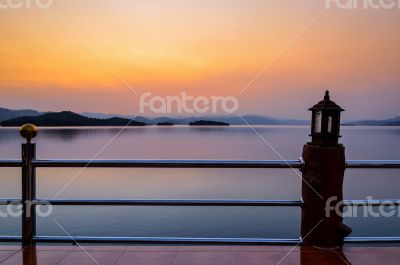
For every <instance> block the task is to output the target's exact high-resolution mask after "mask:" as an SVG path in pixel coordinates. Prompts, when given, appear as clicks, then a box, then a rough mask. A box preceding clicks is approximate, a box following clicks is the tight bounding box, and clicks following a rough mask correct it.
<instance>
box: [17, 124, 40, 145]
mask: <svg viewBox="0 0 400 265" xmlns="http://www.w3.org/2000/svg"><path fill="white" fill-rule="evenodd" d="M19 133H20V134H21V136H22V137H24V138H25V139H26V140H27V141H28V143H30V142H31V140H32V139H33V138H35V137H36V135H37V133H38V128H37V127H36V126H35V125H33V124H30V123H28V124H24V125H22V126H21V128H20V129H19Z"/></svg>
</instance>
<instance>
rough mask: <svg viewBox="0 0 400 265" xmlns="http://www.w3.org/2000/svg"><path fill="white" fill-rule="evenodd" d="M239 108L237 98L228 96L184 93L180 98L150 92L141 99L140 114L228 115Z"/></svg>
mask: <svg viewBox="0 0 400 265" xmlns="http://www.w3.org/2000/svg"><path fill="white" fill-rule="evenodd" d="M238 108H239V101H238V100H237V98H235V97H232V96H228V97H222V96H212V97H205V96H190V95H188V94H187V93H185V92H182V93H181V94H180V96H166V97H161V96H153V95H152V94H151V93H150V92H148V93H144V94H143V95H142V96H141V97H140V101H139V109H140V113H146V112H151V113H155V114H171V113H175V114H176V113H178V114H182V113H184V114H194V113H200V114H204V113H213V114H216V113H228V114H232V113H234V112H236V111H237V110H238Z"/></svg>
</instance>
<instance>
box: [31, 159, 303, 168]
mask: <svg viewBox="0 0 400 265" xmlns="http://www.w3.org/2000/svg"><path fill="white" fill-rule="evenodd" d="M32 165H33V166H34V167H131V168H134V167H140V168H302V167H303V163H302V162H301V160H288V161H285V160H93V161H91V160H34V161H32Z"/></svg>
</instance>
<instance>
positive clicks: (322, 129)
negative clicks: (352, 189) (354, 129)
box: [301, 91, 352, 248]
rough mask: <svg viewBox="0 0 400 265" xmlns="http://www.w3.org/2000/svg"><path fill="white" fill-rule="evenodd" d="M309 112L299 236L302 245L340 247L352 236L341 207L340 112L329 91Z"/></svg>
mask: <svg viewBox="0 0 400 265" xmlns="http://www.w3.org/2000/svg"><path fill="white" fill-rule="evenodd" d="M310 110H311V111H312V124H311V135H310V136H311V137H312V141H311V142H309V143H307V144H306V145H305V146H304V148H303V159H304V161H305V167H304V170H303V176H302V177H303V181H302V197H303V201H304V205H303V207H302V221H301V236H302V239H303V243H304V244H305V245H309V246H317V247H322V248H332V247H340V246H342V245H343V242H344V238H345V237H346V236H348V235H349V234H350V233H351V232H352V230H351V228H350V227H348V226H346V225H345V224H343V217H342V213H343V206H342V205H343V204H341V202H342V201H343V180H344V172H345V169H346V159H345V148H344V146H343V145H342V144H339V138H340V114H341V112H342V111H344V110H343V109H342V108H341V107H340V106H338V105H337V104H336V103H335V102H333V101H331V99H330V95H329V91H326V93H325V97H324V99H323V100H322V101H320V102H318V104H316V105H315V106H313V107H312V108H311V109H310ZM338 205H339V207H337V206H338Z"/></svg>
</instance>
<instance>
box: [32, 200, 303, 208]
mask: <svg viewBox="0 0 400 265" xmlns="http://www.w3.org/2000/svg"><path fill="white" fill-rule="evenodd" d="M33 204H36V205H47V204H51V205H64V206H66V205H76V206H78V205H80V206H83V205H92V206H96V205H98V206H100V205H102V206H105V205H108V206H280V207H283V206H287V207H301V206H302V205H303V202H302V201H301V200H297V201H296V200H292V201H290V200H60V199H57V200H36V201H34V202H33Z"/></svg>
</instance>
